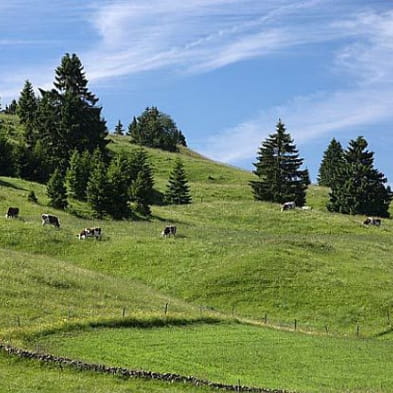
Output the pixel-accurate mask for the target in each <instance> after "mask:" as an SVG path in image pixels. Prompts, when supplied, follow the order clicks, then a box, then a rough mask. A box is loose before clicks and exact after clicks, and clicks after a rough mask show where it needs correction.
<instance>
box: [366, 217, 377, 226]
mask: <svg viewBox="0 0 393 393" xmlns="http://www.w3.org/2000/svg"><path fill="white" fill-rule="evenodd" d="M363 225H375V226H376V227H379V226H380V225H381V219H380V218H374V217H367V218H366V219H365V220H364V221H363Z"/></svg>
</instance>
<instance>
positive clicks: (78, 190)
mask: <svg viewBox="0 0 393 393" xmlns="http://www.w3.org/2000/svg"><path fill="white" fill-rule="evenodd" d="M83 169H84V168H83V165H82V158H81V154H80V153H79V151H78V150H74V151H73V153H72V155H71V158H70V163H69V167H68V169H67V172H66V187H67V195H68V196H69V197H71V198H75V199H79V200H83V199H84V198H85V197H86V186H87V183H86V182H85V181H84V176H83V175H84V173H83Z"/></svg>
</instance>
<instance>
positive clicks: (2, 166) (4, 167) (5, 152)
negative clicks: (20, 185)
mask: <svg viewBox="0 0 393 393" xmlns="http://www.w3.org/2000/svg"><path fill="white" fill-rule="evenodd" d="M14 175H15V156H14V149H13V146H12V144H11V143H10V142H9V141H8V139H7V138H6V137H5V135H4V134H3V132H2V131H1V130H0V176H14Z"/></svg>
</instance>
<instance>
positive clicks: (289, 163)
mask: <svg viewBox="0 0 393 393" xmlns="http://www.w3.org/2000/svg"><path fill="white" fill-rule="evenodd" d="M302 164H303V159H302V158H299V153H298V151H297V149H296V146H295V144H294V143H293V139H292V138H291V136H290V134H289V133H287V132H286V129H285V125H284V124H283V123H282V122H281V120H279V121H278V123H277V126H276V132H275V133H274V134H271V135H269V137H268V138H267V139H266V140H265V141H264V142H263V143H262V146H261V147H260V149H259V151H258V156H257V162H256V163H255V164H254V166H255V168H256V169H255V171H254V172H253V173H254V174H255V175H257V176H258V177H259V180H254V181H251V182H250V185H251V187H252V190H253V194H254V198H255V199H256V200H262V201H270V202H278V203H283V202H287V201H295V202H296V205H297V206H303V205H304V203H305V198H306V189H307V183H308V182H309V176H308V171H307V170H301V169H300V167H301V165H302Z"/></svg>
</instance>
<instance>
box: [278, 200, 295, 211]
mask: <svg viewBox="0 0 393 393" xmlns="http://www.w3.org/2000/svg"><path fill="white" fill-rule="evenodd" d="M295 208H296V203H295V202H293V201H291V202H284V203H283V204H282V205H281V211H282V212H283V211H285V210H292V209H295Z"/></svg>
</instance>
